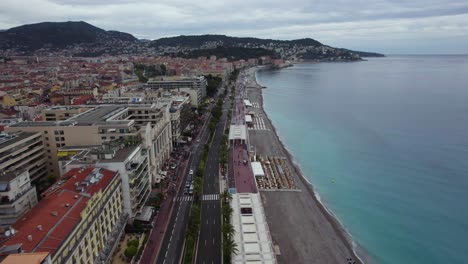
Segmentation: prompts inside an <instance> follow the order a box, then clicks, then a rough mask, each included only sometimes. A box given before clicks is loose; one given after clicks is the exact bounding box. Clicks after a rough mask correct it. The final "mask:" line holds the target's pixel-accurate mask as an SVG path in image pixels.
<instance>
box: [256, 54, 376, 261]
mask: <svg viewBox="0 0 468 264" xmlns="http://www.w3.org/2000/svg"><path fill="white" fill-rule="evenodd" d="M302 63H305V62H302ZM316 63H318V62H316ZM252 69H253V71H252V72H250V71H251V70H252ZM259 70H267V69H264V68H260V67H254V68H250V69H248V70H247V71H249V74H248V75H247V76H248V78H250V79H251V80H253V85H254V86H251V87H250V88H253V89H257V90H258V91H259V99H260V102H259V105H260V109H261V111H262V112H263V113H264V115H265V119H266V120H265V122H268V123H269V125H270V126H271V129H272V132H273V134H274V137H276V138H277V140H278V142H279V145H280V146H279V147H280V148H281V150H282V152H283V153H284V154H285V156H286V158H287V160H288V161H289V163H290V164H291V165H292V169H293V171H294V172H295V175H297V177H295V178H296V180H299V181H300V182H301V183H302V184H301V185H302V186H303V187H304V188H303V191H304V192H307V197H308V198H309V200H310V202H311V203H313V204H314V205H315V206H317V207H318V208H319V210H320V212H321V214H322V215H323V216H324V218H325V219H326V221H328V223H329V224H330V225H331V227H332V229H333V231H334V233H335V234H336V236H337V238H338V239H339V240H341V242H342V244H343V245H344V246H345V247H346V249H347V250H348V251H349V253H350V254H351V257H352V258H353V260H354V261H355V263H365V262H364V260H363V258H364V256H361V254H358V252H357V251H359V247H358V246H357V244H356V242H355V241H354V240H353V238H352V236H351V235H350V233H349V232H347V230H346V229H345V228H344V226H343V225H342V224H341V223H340V221H339V220H338V219H337V218H336V216H335V215H334V214H333V212H332V211H330V210H329V209H328V208H327V207H326V206H325V205H324V204H323V203H322V201H321V199H320V196H319V194H318V193H317V192H316V191H315V190H314V187H313V185H312V183H311V182H310V181H309V180H308V179H307V178H306V177H305V176H304V173H303V172H302V170H301V167H300V164H299V163H298V162H297V160H296V159H294V156H293V155H292V153H291V152H290V150H289V149H288V148H287V146H286V144H285V143H284V141H283V140H282V139H281V137H280V136H279V133H278V130H277V128H276V127H275V126H274V125H273V122H272V120H271V118H270V116H269V115H268V113H267V112H266V111H265V102H264V97H263V91H262V90H263V89H264V87H263V86H262V85H260V84H259V83H258V81H257V78H256V72H257V71H259ZM265 88H266V87H265ZM270 229H271V227H270ZM366 261H369V260H367V259H366ZM327 263H329V262H327ZM342 263H347V262H342Z"/></svg>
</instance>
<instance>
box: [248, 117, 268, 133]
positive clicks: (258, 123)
mask: <svg viewBox="0 0 468 264" xmlns="http://www.w3.org/2000/svg"><path fill="white" fill-rule="evenodd" d="M249 130H269V129H268V128H267V127H266V125H265V121H263V118H261V117H258V116H255V117H254V118H253V127H249Z"/></svg>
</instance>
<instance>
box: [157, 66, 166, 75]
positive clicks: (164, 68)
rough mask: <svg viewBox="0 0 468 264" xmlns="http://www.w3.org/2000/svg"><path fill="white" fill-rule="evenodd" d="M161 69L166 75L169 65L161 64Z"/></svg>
mask: <svg viewBox="0 0 468 264" xmlns="http://www.w3.org/2000/svg"><path fill="white" fill-rule="evenodd" d="M159 69H160V72H161V75H163V76H164V75H166V74H167V67H166V65H164V64H161V65H159Z"/></svg>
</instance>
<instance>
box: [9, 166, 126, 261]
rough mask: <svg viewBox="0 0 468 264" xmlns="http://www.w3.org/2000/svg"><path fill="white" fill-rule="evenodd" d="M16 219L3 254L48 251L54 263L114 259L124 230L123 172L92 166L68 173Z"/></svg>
mask: <svg viewBox="0 0 468 264" xmlns="http://www.w3.org/2000/svg"><path fill="white" fill-rule="evenodd" d="M43 196H44V197H43V198H42V200H41V201H40V202H39V203H38V204H37V205H36V206H35V207H34V208H33V209H32V210H31V211H29V212H28V213H26V214H25V215H24V216H23V217H22V219H21V220H19V221H18V222H17V223H16V224H14V225H13V228H14V229H15V230H16V232H14V234H13V235H11V236H10V237H9V238H8V239H7V240H6V241H4V242H3V243H2V244H1V247H0V254H2V253H3V254H5V252H11V251H12V249H15V251H18V252H23V253H38V252H47V253H49V254H50V255H51V259H52V263H77V264H81V263H109V261H110V258H111V257H112V253H113V251H114V250H115V248H116V246H117V244H118V243H119V240H120V237H121V235H122V234H123V232H124V228H125V225H126V223H127V217H128V215H127V214H125V213H124V211H123V203H122V189H121V179H120V177H119V174H118V172H113V171H110V170H105V169H100V168H94V167H87V168H82V169H78V168H77V169H73V170H70V171H69V172H68V173H66V174H65V175H63V176H62V177H61V178H60V179H59V180H58V181H57V182H56V183H55V184H54V185H53V186H52V187H51V188H49V189H48V190H47V191H46V192H45V193H44V195H43Z"/></svg>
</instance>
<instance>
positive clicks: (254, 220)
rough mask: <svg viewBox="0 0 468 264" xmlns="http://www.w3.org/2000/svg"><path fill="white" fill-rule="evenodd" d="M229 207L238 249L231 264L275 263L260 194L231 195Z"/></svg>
mask: <svg viewBox="0 0 468 264" xmlns="http://www.w3.org/2000/svg"><path fill="white" fill-rule="evenodd" d="M231 206H232V209H233V214H232V224H233V226H234V230H235V233H234V240H235V242H236V244H237V248H238V252H237V253H236V254H234V255H233V256H232V263H238V264H240V263H263V264H266V263H272V264H273V263H276V257H275V254H274V252H273V246H272V240H271V236H270V231H269V228H268V224H267V222H266V218H265V213H264V211H263V205H262V202H261V199H260V194H258V193H239V194H233V195H232V202H231Z"/></svg>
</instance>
